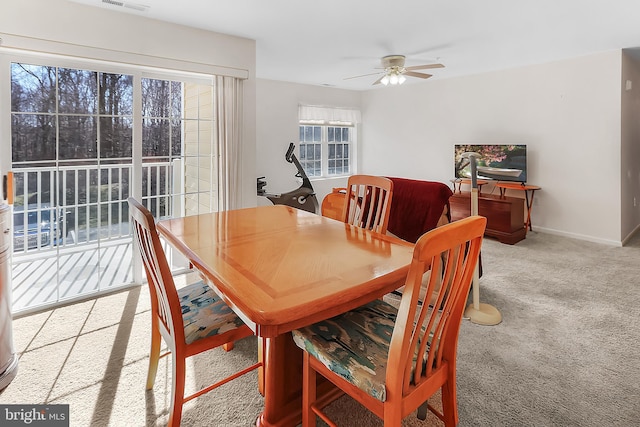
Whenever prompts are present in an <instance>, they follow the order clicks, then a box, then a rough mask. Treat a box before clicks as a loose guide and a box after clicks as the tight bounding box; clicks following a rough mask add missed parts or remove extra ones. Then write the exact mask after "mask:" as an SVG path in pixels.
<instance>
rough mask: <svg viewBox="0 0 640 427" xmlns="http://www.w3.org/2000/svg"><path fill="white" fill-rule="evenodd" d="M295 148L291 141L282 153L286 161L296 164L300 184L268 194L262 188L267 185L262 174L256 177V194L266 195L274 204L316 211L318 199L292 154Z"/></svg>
mask: <svg viewBox="0 0 640 427" xmlns="http://www.w3.org/2000/svg"><path fill="white" fill-rule="evenodd" d="M295 148H296V146H295V144H294V143H293V142H292V143H290V144H289V149H288V150H287V153H286V154H285V155H284V158H285V160H286V161H287V162H289V163H293V164H294V165H296V168H297V169H298V172H297V173H296V177H298V178H302V185H301V186H300V187H298V188H296V189H295V190H292V191H289V192H288V193H282V194H269V193H267V192H266V190H265V188H264V187H266V185H267V181H265V177H264V176H261V177H260V178H258V182H257V186H258V188H257V190H258V196H264V197H266V198H267V199H269V200H271V203H273V204H274V205H287V206H291V207H294V208H297V209H302V210H304V211H307V212H311V213H318V199H317V198H316V193H315V192H314V191H313V186H312V185H311V181H309V178H308V177H307V174H306V173H305V172H304V169H303V168H302V165H301V164H300V162H299V161H298V159H297V158H296V155H295V154H293V151H294V150H295Z"/></svg>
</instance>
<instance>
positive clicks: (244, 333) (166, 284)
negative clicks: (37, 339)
mask: <svg viewBox="0 0 640 427" xmlns="http://www.w3.org/2000/svg"><path fill="white" fill-rule="evenodd" d="M128 201H129V210H130V214H131V219H132V223H133V234H134V240H135V241H136V242H137V247H138V249H139V251H140V254H141V256H142V261H143V264H144V269H145V272H146V275H147V282H148V284H149V293H150V296H151V351H150V355H149V371H148V373H147V386H146V387H147V390H151V389H152V388H153V385H154V382H155V377H156V372H157V370H158V362H159V359H160V358H161V357H164V356H167V355H169V354H171V356H172V360H171V361H172V375H171V376H172V385H171V408H170V410H169V422H168V426H179V425H180V420H181V419H182V406H183V404H184V403H186V402H188V401H190V400H192V399H194V398H196V397H198V396H200V395H202V394H204V393H207V392H209V391H211V390H213V389H215V388H217V387H219V386H221V385H223V384H226V383H227V382H229V381H231V380H233V379H235V378H237V377H239V376H241V375H244V374H246V373H248V372H250V371H252V370H254V369H256V368H258V367H260V366H262V363H260V362H258V363H255V364H253V365H251V366H249V367H247V368H245V369H243V370H241V371H239V372H237V373H234V374H233V375H231V376H229V377H227V378H225V379H222V380H220V381H218V382H216V383H215V384H212V385H210V386H208V387H205V388H203V389H201V390H199V391H197V392H196V393H193V394H191V395H188V396H185V394H184V391H185V390H184V388H185V376H186V359H187V358H188V357H190V356H193V355H196V354H199V353H202V352H203V351H207V350H211V349H214V348H216V347H220V346H223V348H224V349H225V350H226V351H229V350H231V349H232V348H233V341H236V340H239V339H242V338H245V337H248V336H251V335H253V332H252V331H251V329H249V327H247V326H246V325H245V324H244V323H243V322H242V320H240V318H239V317H238V316H237V315H236V314H235V313H234V312H233V310H231V308H229V306H228V305H227V304H225V303H224V301H222V299H220V298H219V297H218V295H217V294H216V293H215V292H214V291H213V290H212V289H211V287H209V286H208V285H207V284H206V283H204V282H203V281H202V280H199V281H196V282H195V283H192V284H190V285H187V286H185V287H182V288H180V289H176V286H175V282H174V279H173V275H172V274H171V270H170V269H169V264H168V262H167V258H166V256H165V253H164V250H163V248H162V245H161V243H160V238H159V236H158V232H157V230H156V225H155V220H154V218H153V215H151V212H149V211H148V210H147V209H146V208H145V207H144V206H142V205H141V204H140V203H139V202H138V201H136V200H135V199H134V198H129V199H128ZM161 339H164V341H165V343H166V345H167V347H168V349H169V351H168V352H167V353H164V354H162V355H161V354H160V345H161Z"/></svg>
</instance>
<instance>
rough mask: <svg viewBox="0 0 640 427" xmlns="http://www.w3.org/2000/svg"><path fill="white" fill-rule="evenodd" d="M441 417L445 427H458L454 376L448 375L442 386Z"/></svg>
mask: <svg viewBox="0 0 640 427" xmlns="http://www.w3.org/2000/svg"><path fill="white" fill-rule="evenodd" d="M441 393H442V415H443V416H444V425H445V426H447V427H448V426H452V427H453V426H457V425H458V404H457V397H456V376H455V373H453V374H451V373H450V374H449V378H448V379H447V382H446V383H445V384H444V385H443V386H442V389H441Z"/></svg>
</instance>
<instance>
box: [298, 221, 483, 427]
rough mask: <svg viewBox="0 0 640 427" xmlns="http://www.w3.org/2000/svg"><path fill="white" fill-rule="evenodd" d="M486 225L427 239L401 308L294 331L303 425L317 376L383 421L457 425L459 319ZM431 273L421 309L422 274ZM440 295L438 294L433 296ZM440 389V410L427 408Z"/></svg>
mask: <svg viewBox="0 0 640 427" xmlns="http://www.w3.org/2000/svg"><path fill="white" fill-rule="evenodd" d="M486 223H487V220H486V218H484V217H480V216H473V217H468V218H465V219H462V220H459V221H456V222H452V223H450V224H446V225H443V226H442V227H438V228H436V229H433V230H431V231H428V232H427V233H425V234H424V235H423V236H422V237H420V238H419V239H418V241H417V243H416V246H415V248H414V252H413V259H412V261H411V266H410V267H409V272H408V274H407V278H406V281H405V284H406V286H405V290H404V293H403V294H402V298H401V299H400V302H399V306H398V308H396V307H395V306H393V305H391V304H389V303H387V302H385V301H382V300H374V301H372V302H370V303H368V304H365V305H363V306H361V307H359V308H356V309H355V310H351V311H349V312H347V313H344V314H341V315H338V316H336V317H333V318H331V319H328V320H325V321H321V322H318V323H316V324H313V325H311V326H307V327H304V328H301V329H297V330H294V331H293V339H294V341H295V343H296V344H297V345H298V346H299V347H300V348H301V349H302V350H304V352H303V354H304V358H303V360H304V361H303V396H302V402H303V408H302V426H303V427H308V426H315V425H316V424H315V422H316V416H320V418H322V419H323V420H324V421H325V422H326V423H327V424H329V425H330V426H335V425H336V424H334V423H333V422H332V421H331V420H330V419H329V418H328V417H327V416H326V415H325V414H324V413H323V412H322V410H321V408H320V407H319V406H318V405H316V403H315V400H316V374H317V373H319V374H320V375H322V376H323V377H325V378H326V379H328V380H329V381H331V382H332V383H333V384H335V385H336V386H337V387H338V388H340V389H341V390H342V391H344V392H345V393H346V394H348V395H350V396H351V397H352V398H354V399H355V400H357V401H358V402H360V403H361V404H362V405H364V406H365V407H366V408H367V409H369V410H370V411H371V412H372V413H374V414H375V415H376V416H378V417H379V418H381V419H383V420H384V425H385V427H392V426H393V427H396V426H400V424H401V422H402V419H403V418H405V417H406V416H407V415H409V414H411V413H412V412H414V411H416V409H417V410H418V411H417V415H418V417H419V418H421V419H425V418H426V412H427V409H428V410H431V411H432V412H433V413H434V414H435V415H436V416H437V417H438V418H440V419H441V420H442V421H444V424H445V425H446V426H455V425H457V423H458V411H457V403H456V352H457V345H458V334H459V331H460V323H461V321H462V314H463V311H464V308H465V305H466V301H467V296H468V294H469V288H470V286H471V281H472V278H473V271H474V269H475V266H476V263H477V260H478V254H479V251H480V245H481V243H482V235H483V234H484V230H485V227H486ZM429 268H430V270H431V271H432V274H431V275H430V276H429V282H428V284H427V300H431V296H432V295H433V296H434V297H435V304H433V305H430V304H420V303H419V302H418V297H419V291H420V287H421V285H422V277H423V272H424V271H425V270H426V269H429ZM434 294H435V295H434ZM438 390H441V394H442V411H439V410H437V409H436V408H434V407H433V406H431V405H430V404H429V403H428V399H429V398H430V397H431V396H432V395H433V394H434V393H436V392H437V391H438Z"/></svg>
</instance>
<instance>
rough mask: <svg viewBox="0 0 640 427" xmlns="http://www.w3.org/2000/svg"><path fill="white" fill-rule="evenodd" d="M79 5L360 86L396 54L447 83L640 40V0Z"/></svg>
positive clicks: (226, 0) (295, 76)
mask: <svg viewBox="0 0 640 427" xmlns="http://www.w3.org/2000/svg"><path fill="white" fill-rule="evenodd" d="M72 1H75V2H77V3H83V4H88V5H93V6H98V7H104V8H108V9H111V10H117V11H121V12H123V13H132V14H136V15H141V16H146V17H149V18H154V19H159V20H163V21H169V22H173V23H178V24H182V25H187V26H191V27H196V28H201V29H206V30H211V31H216V32H220V33H225V34H230V35H235V36H241V37H246V38H250V39H254V40H256V50H257V53H256V55H257V58H256V62H257V65H256V74H257V77H258V78H264V79H273V80H283V81H290V82H297V83H305V84H312V85H327V86H335V87H340V88H346V89H354V90H367V89H371V88H372V86H371V84H372V83H373V82H374V81H375V80H376V78H377V77H378V76H375V75H373V76H368V77H362V78H356V79H349V80H345V78H346V77H351V76H356V75H362V74H367V73H374V72H376V71H378V70H375V68H376V67H380V58H381V57H382V56H384V55H390V54H400V55H406V56H407V63H406V65H407V66H410V65H419V64H428V63H434V62H440V63H442V64H444V65H445V66H446V67H445V68H442V69H436V70H432V71H430V73H432V74H433V76H434V77H432V79H439V78H447V77H452V76H460V75H466V74H476V73H481V72H485V71H491V70H497V69H504V68H511V67H517V66H521V65H529V64H537V63H544V62H550V61H555V60H560V59H565V58H571V57H576V56H582V55H587V54H590V53H595V52H602V51H608V50H614V49H622V48H634V47H638V46H640V1H638V0H538V1H528V2H523V1H518V0H449V1H447V0H387V1H382V0H366V1H365V0H317V1H314V2H312V1H309V0H215V1H214V0H131V1H129V0H111V1H120V2H124V3H125V6H136V5H145V6H148V9H147V10H146V11H144V12H140V11H137V10H134V9H131V8H130V7H121V6H113V5H108V4H105V3H103V2H102V0H72ZM422 81H424V80H420V79H415V78H409V79H408V80H407V83H405V84H411V83H417V82H422ZM375 87H383V86H382V85H378V86H375Z"/></svg>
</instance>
